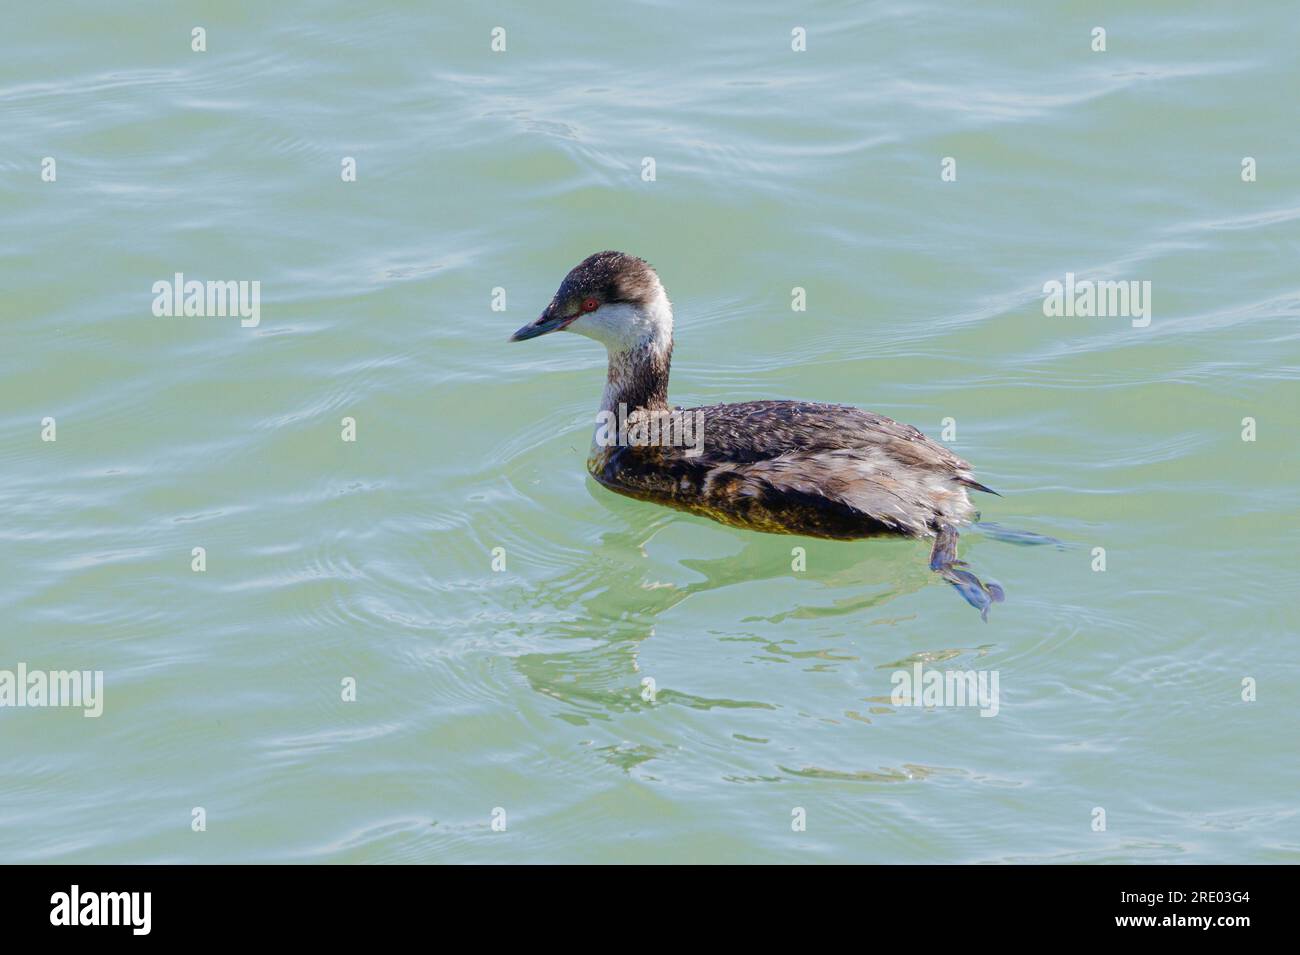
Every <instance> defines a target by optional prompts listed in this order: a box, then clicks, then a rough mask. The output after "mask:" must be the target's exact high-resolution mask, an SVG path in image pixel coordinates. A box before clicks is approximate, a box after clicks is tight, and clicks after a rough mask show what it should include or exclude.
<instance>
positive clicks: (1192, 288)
mask: <svg viewBox="0 0 1300 955" xmlns="http://www.w3.org/2000/svg"><path fill="white" fill-rule="evenodd" d="M228 6H229V5H227V4H224V3H221V4H218V3H208V4H195V5H188V4H184V3H181V4H169V5H166V6H165V7H164V6H162V5H159V6H158V7H156V8H149V9H148V11H147V10H146V8H128V7H121V8H118V7H111V8H106V7H104V5H102V4H92V3H83V4H72V5H67V4H61V5H46V6H40V5H37V6H33V7H30V8H28V9H24V10H23V11H21V12H13V13H11V14H9V15H7V16H6V21H7V22H6V29H5V39H4V42H3V47H2V48H3V51H4V54H5V55H4V57H3V58H2V59H0V203H2V206H0V208H2V209H3V222H4V229H3V231H2V232H0V256H2V258H0V278H2V279H3V288H4V294H3V299H2V301H3V305H0V308H2V309H3V330H4V340H5V347H4V349H3V352H2V354H3V357H2V358H0V456H2V458H0V459H2V461H3V472H2V473H3V478H2V479H0V506H2V507H3V521H2V522H0V541H2V542H3V543H2V546H0V580H3V585H0V609H2V611H3V627H2V628H0V669H6V668H8V669H12V668H14V667H15V666H16V665H17V663H18V662H19V661H22V662H25V663H26V664H27V665H28V666H29V667H32V668H46V669H64V668H78V669H100V670H103V671H104V674H105V684H106V686H105V706H104V714H103V716H102V717H100V718H99V719H97V720H92V719H85V718H83V716H82V715H81V713H80V712H79V711H76V710H69V709H58V710H56V709H44V710H40V709H22V710H17V709H0V757H2V759H3V772H2V773H0V860H3V861H92V862H112V861H130V862H141V861H337V862H361V861H437V862H461V861H479V860H481V861H507V860H525V861H546V860H561V861H579V860H581V861H615V860H642V861H668V860H674V861H718V860H734V861H809V862H811V861H873V862H955V861H962V862H965V861H1026V860H1032V861H1089V862H1152V861H1154V862H1208V861H1232V862H1278V861H1296V860H1297V859H1300V816H1297V806H1296V794H1297V792H1298V791H1300V773H1297V759H1296V755H1297V747H1296V718H1295V713H1296V711H1297V707H1298V706H1300V688H1298V687H1297V675H1298V673H1297V671H1298V668H1297V665H1296V662H1295V661H1296V639H1295V638H1296V623H1295V621H1296V619H1297V615H1296V611H1295V606H1294V605H1295V601H1296V596H1297V586H1296V583H1297V581H1296V572H1295V556H1294V547H1295V542H1296V539H1297V532H1298V531H1300V520H1298V519H1297V514H1298V513H1300V509H1298V507H1297V504H1298V501H1297V496H1298V495H1297V491H1296V477H1297V465H1298V464H1300V455H1298V454H1297V440H1296V426H1297V417H1298V415H1297V412H1298V411H1300V401H1298V400H1297V377H1300V343H1298V341H1297V332H1296V323H1297V319H1298V318H1300V270H1298V269H1297V258H1298V253H1300V173H1298V171H1297V162H1296V157H1297V155H1298V154H1300V124H1297V121H1296V120H1297V116H1296V107H1295V91H1296V90H1297V89H1298V88H1300V66H1298V65H1297V56H1296V49H1297V40H1298V39H1300V37H1298V33H1300V30H1298V28H1297V23H1298V22H1300V18H1297V16H1296V13H1295V9H1294V6H1293V5H1292V4H1288V3H1282V2H1273V3H1268V4H1252V5H1250V7H1249V13H1246V12H1243V11H1242V10H1241V9H1236V8H1234V7H1233V6H1232V5H1228V4H1213V5H1211V4H1184V3H1172V2H1171V3H1153V4H1144V5H1142V6H1143V8H1144V9H1143V10H1141V11H1137V10H1133V9H1131V7H1132V6H1133V5H1131V4H1120V3H1112V4H1092V3H1090V4H1083V3H1078V2H1076V3H1071V4H1040V3H1032V2H1028V0H1024V2H1022V3H1020V4H1018V5H1015V6H1014V7H1004V8H1003V9H1002V10H1000V11H999V12H997V13H994V12H991V11H977V10H975V9H973V8H972V5H970V4H955V3H954V4H937V3H935V4H926V3H914V2H910V0H909V2H899V3H888V4H871V5H867V6H864V7H861V8H859V7H858V6H856V5H848V4H822V5H813V6H811V7H806V8H804V9H802V10H801V11H800V12H798V13H789V12H787V11H786V10H785V5H781V4H767V5H764V6H763V7H758V6H755V5H753V4H744V5H743V6H737V7H736V8H734V9H724V8H721V7H719V8H714V7H713V6H712V5H703V4H691V3H685V2H681V0H665V2H660V3H655V4H649V5H634V6H630V7H626V8H625V7H624V6H623V5H610V4H596V5H591V6H590V7H584V6H580V5H577V4H563V5H561V4H547V5H546V10H545V12H543V11H542V10H541V9H540V8H537V7H536V6H535V5H529V6H524V5H519V6H518V7H511V6H508V5H504V4H475V5H468V4H466V5H455V6H452V5H449V4H446V5H444V4H439V5H428V4H421V3H409V4H400V5H391V7H390V9H389V11H388V12H384V13H376V12H370V11H369V10H367V9H366V7H365V6H364V5H360V4H350V3H348V4H344V3H333V4H326V5H310V6H309V5H306V4H301V5H290V4H275V5H270V4H266V5H262V4H249V5H247V6H246V8H245V9H244V11H243V12H233V11H232V10H230V9H229V8H228ZM196 25H202V26H204V27H206V28H207V31H208V38H207V43H208V50H207V52H206V53H194V52H191V50H190V29H191V27H193V26H196ZM498 25H501V26H504V27H505V28H506V30H507V50H506V52H505V53H502V54H494V53H492V52H491V51H490V49H489V41H490V36H489V34H490V30H491V29H492V27H494V26H498ZM1095 25H1103V26H1105V27H1106V28H1107V29H1108V50H1107V52H1105V53H1094V52H1092V51H1091V50H1090V49H1089V44H1090V30H1091V28H1092V27H1093V26H1095ZM794 26H804V27H806V28H807V30H808V37H809V39H808V50H807V52H806V53H794V52H792V51H791V50H790V31H791V29H792V27H794ZM46 156H52V157H54V158H55V159H56V162H57V181H55V182H42V181H41V177H40V168H41V160H42V158H43V157H46ZM345 156H351V157H355V158H356V160H357V163H358V181H356V182H354V183H345V182H342V181H341V179H340V163H341V160H342V158H343V157H345ZM645 156H652V157H654V158H655V160H656V164H657V181H655V182H644V181H642V179H641V177H640V172H641V160H642V158H643V157H645ZM945 156H952V157H955V158H956V160H957V172H958V175H957V181H955V182H942V181H941V180H940V175H939V173H940V161H941V159H942V158H943V157H945ZM1244 156H1252V157H1254V158H1255V159H1256V160H1257V162H1258V181H1256V182H1253V183H1244V182H1242V180H1241V175H1240V168H1241V160H1242V157H1244ZM604 248H622V249H625V250H627V251H630V252H634V253H637V254H640V255H642V256H645V257H646V258H648V259H649V260H650V261H652V262H653V263H655V265H656V266H658V268H659V269H660V272H661V274H662V276H663V279H664V282H665V284H666V285H667V287H668V290H669V292H670V294H671V295H672V296H673V299H674V302H675V304H676V308H677V327H678V338H677V351H676V363H675V367H674V378H673V382H674V388H673V396H674V399H675V400H676V401H678V402H681V403H683V404H695V403H703V402H712V401H722V400H741V399H750V398H758V397H799V398H808V399H819V400H830V401H844V402H851V403H855V404H860V405H863V406H865V407H869V408H872V409H874V410H877V411H881V412H885V413H888V414H891V415H893V416H895V417H898V418H900V419H902V420H905V421H909V422H912V423H914V424H916V425H918V426H919V427H921V428H922V429H923V430H925V431H926V432H927V433H929V434H931V435H932V436H935V437H938V436H940V432H941V428H942V424H941V423H942V421H943V419H944V418H948V417H951V418H955V419H956V422H957V434H956V438H955V439H954V440H952V441H951V442H950V444H951V445H952V446H953V447H954V449H955V450H956V451H957V452H958V453H960V454H962V455H963V456H966V457H968V458H969V459H970V460H971V461H973V462H974V464H975V465H976V467H977V469H978V473H979V475H980V476H981V477H982V479H983V480H985V481H986V482H988V483H989V484H990V485H992V486H993V487H996V488H998V489H1000V490H1001V491H1002V492H1003V493H1004V494H1005V495H1006V496H1005V497H1004V498H1002V499H997V498H982V499H981V502H980V503H981V506H982V507H983V510H984V516H985V518H986V519H987V520H991V521H997V522H998V523H1000V524H1003V525H1005V526H1008V527H1013V528H1019V529H1026V530H1032V531H1036V532H1038V533H1042V534H1050V535H1054V536H1056V537H1059V538H1061V539H1062V540H1063V541H1065V542H1066V543H1067V544H1068V545H1069V546H1068V547H1067V548H1066V549H1062V550H1057V549H1053V548H1050V547H1034V548H1030V547H1015V546H1011V545H1009V544H1006V543H1003V542H999V541H995V540H991V539H989V538H988V537H985V536H982V535H980V534H977V533H970V534H968V535H967V536H966V537H964V538H963V540H964V547H963V554H964V556H966V557H967V558H968V559H970V560H971V561H972V562H973V564H974V565H975V566H976V567H977V568H978V569H979V570H981V571H982V572H985V573H987V574H988V575H989V576H992V577H994V578H996V579H997V580H999V581H1001V582H1002V584H1003V585H1004V586H1005V588H1006V590H1007V592H1008V595H1009V596H1008V600H1007V603H1005V604H1004V605H1000V606H997V607H995V608H994V610H993V613H992V615H991V620H990V622H989V623H988V624H987V625H985V624H982V623H981V622H980V620H979V616H978V615H977V614H976V613H975V612H974V611H972V610H971V609H970V608H969V607H967V606H966V605H965V604H964V603H962V601H961V600H960V599H958V597H957V596H956V595H955V594H953V593H952V592H951V591H950V590H949V588H947V587H946V586H944V585H943V584H942V583H940V582H939V581H937V580H936V579H935V578H934V576H933V575H932V574H930V573H929V572H928V571H927V569H926V556H927V549H926V546H925V545H924V544H921V543H912V542H870V543H861V544H834V543H827V542H818V541H809V540H804V539H796V538H782V537H775V536H762V535H754V534H748V533H744V532H740V531H734V530H729V529H726V528H723V527H720V526H718V525H714V524H710V523H708V522H706V521H703V520H700V519H696V518H692V517H687V516H683V515H679V514H675V513H672V512H667V511H663V510H660V509H656V508H654V507H652V506H650V505H647V504H641V503H637V502H634V501H630V500H626V499H622V498H618V497H615V496H613V495H611V494H609V493H607V492H605V491H603V490H601V489H600V488H598V487H596V486H595V485H594V484H593V483H592V482H591V481H590V480H588V479H587V477H586V475H585V472H584V470H583V459H584V457H585V453H586V448H587V445H588V442H589V437H590V434H589V432H590V428H591V423H592V414H593V412H594V410H595V407H596V402H597V400H598V397H599V391H600V387H601V383H602V378H603V361H604V357H603V354H602V353H601V352H600V351H599V349H598V348H597V346H595V345H594V344H593V343H591V342H588V341H586V340H583V339H579V338H576V337H575V336H552V337H550V338H546V339H543V340H540V341H534V342H528V343H526V344H519V345H507V344H506V343H505V338H506V336H507V335H508V334H509V333H510V332H511V331H513V330H514V329H515V328H516V327H518V326H519V325H521V324H523V323H524V322H525V321H527V320H529V319H531V318H532V317H534V316H535V315H536V313H537V311H538V310H539V309H540V308H541V307H542V306H543V305H544V304H545V302H546V301H547V299H548V298H549V296H550V295H551V293H552V292H553V290H554V288H555V286H556V285H557V284H558V282H559V281H560V279H561V278H562V277H563V275H564V273H565V271H567V269H568V268H569V267H571V266H572V265H574V264H575V263H576V262H577V261H578V260H579V259H581V258H582V257H583V256H585V255H586V254H588V253H590V252H593V251H596V250H599V249H604ZM1067 271H1072V272H1075V273H1078V274H1079V275H1080V276H1081V277H1084V276H1090V277H1093V278H1114V279H1125V280H1129V279H1132V280H1149V281H1150V282H1151V283H1152V287H1153V291H1152V300H1153V305H1154V315H1153V319H1152V322H1151V325H1150V326H1149V327H1147V328H1134V327H1132V326H1131V324H1130V322H1129V321H1128V320H1127V319H1124V318H1047V317H1044V315H1043V312H1042V293H1041V289H1042V286H1043V283H1044V282H1046V281H1049V280H1051V279H1057V280H1063V278H1064V274H1065V273H1066V272H1067ZM175 272H184V273H186V275H187V277H190V278H198V279H201V280H206V279H221V280H227V279H229V280H258V281H260V282H261V283H262V309H261V324H260V325H259V326H258V327H256V328H242V327H241V326H240V323H239V320H238V319H237V318H220V317H204V318H193V317H192V318H157V317H154V316H153V314H152V313H151V303H152V299H153V295H152V292H151V287H152V284H153V283H154V282H155V281H158V280H160V279H170V278H171V277H172V275H173V273H175ZM498 286H500V287H504V288H505V289H506V290H507V295H508V308H507V310H506V311H505V312H504V313H502V312H494V311H493V310H492V309H491V307H490V304H491V295H492V289H493V288H495V287H498ZM794 286H801V287H804V288H806V289H807V293H808V303H809V307H808V310H807V312H804V313H795V312H792V311H791V309H790V290H791V288H792V287H794ZM47 416H49V417H54V418H55V419H56V421H57V440H56V441H55V442H52V443H51V442H43V441H42V440H41V421H42V419H43V418H45V417H47ZM345 416H350V417H353V418H355V419H356V421H357V428H358V439H357V441H356V442H355V443H344V442H343V441H342V440H341V439H340V420H341V419H342V418H343V417H345ZM1247 416H1250V417H1254V418H1255V419H1256V420H1257V423H1258V440H1257V441H1255V442H1253V443H1248V442H1243V441H1242V440H1241V421H1242V419H1243V418H1244V417H1247ZM196 546H202V547H205V548H206V549H207V555H208V556H207V561H208V564H207V571H206V573H194V572H192V571H191V569H190V561H191V557H190V554H191V549H192V548H194V547H196ZM792 546H804V547H806V548H807V561H808V565H807V570H806V571H805V572H802V573H795V572H792V570H791V567H790V561H791V547H792ZM496 547H502V548H504V549H505V554H506V562H507V564H506V571H505V572H504V573H494V572H493V571H492V567H491V561H492V549H493V548H496ZM1094 547H1104V548H1105V549H1106V559H1107V570H1106V571H1105V572H1104V573H1098V572H1094V571H1093V570H1092V560H1093V558H1092V549H1093V548H1094ZM948 654H955V656H952V657H951V659H950V660H948V662H947V664H946V665H947V666H950V667H959V668H967V667H970V668H979V669H990V670H996V671H997V672H998V673H999V675H1000V686H1001V708H1000V712H999V713H998V715H997V716H996V717H995V718H991V719H983V718H980V717H979V716H978V714H977V713H976V711H974V710H972V709H958V708H939V709H935V710H933V711H929V712H927V711H925V710H922V709H901V708H897V707H892V706H889V705H888V703H887V702H883V703H882V702H881V700H882V699H883V698H887V697H888V695H889V693H890V689H891V683H890V675H891V673H892V672H893V670H894V669H895V667H894V666H893V665H894V664H896V663H897V662H899V661H910V660H912V659H914V658H918V657H924V658H926V659H932V658H935V657H938V658H943V657H944V656H946V655H948ZM647 676H648V677H652V678H653V679H654V681H655V683H656V685H657V687H658V698H657V701H656V702H654V703H653V704H651V703H647V702H643V701H642V699H641V696H640V692H641V681H642V679H643V678H644V677H647ZM344 677H354V678H355V679H356V681H357V684H358V700H357V701H356V702H355V703H345V702H342V701H341V699H340V681H341V680H342V679H343V678H344ZM1246 677H1251V678H1254V679H1255V680H1256V681H1257V683H1258V700H1257V701H1256V702H1253V703H1246V702H1242V699H1241V683H1242V680H1243V679H1244V678H1246ZM198 806H201V807H204V808H205V809H206V811H207V831H206V832H202V833H196V832H193V831H191V824H190V823H191V810H192V809H193V808H194V807H198ZM495 807H503V808H504V809H505V810H506V812H507V819H508V828H507V830H506V831H505V832H494V831H492V829H491V828H490V825H489V824H490V820H491V814H492V811H493V809H494V808H495ZM794 807H803V808H804V809H805V810H806V812H807V819H808V824H807V831H806V832H802V833H798V832H793V831H792V830H791V811H792V809H793V808H794ZM1094 807H1102V808H1104V809H1105V810H1106V813H1107V829H1106V831H1104V832H1094V831H1093V830H1092V826H1091V823H1092V818H1093V817H1092V810H1093V808H1094Z"/></svg>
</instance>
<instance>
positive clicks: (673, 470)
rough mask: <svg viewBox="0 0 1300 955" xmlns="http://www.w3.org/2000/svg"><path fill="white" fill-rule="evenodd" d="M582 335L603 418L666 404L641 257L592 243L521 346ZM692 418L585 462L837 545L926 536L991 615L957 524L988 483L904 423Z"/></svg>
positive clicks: (672, 500)
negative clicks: (682, 441) (696, 434)
mask: <svg viewBox="0 0 1300 955" xmlns="http://www.w3.org/2000/svg"><path fill="white" fill-rule="evenodd" d="M562 330H563V331H570V332H577V333H578V334H580V335H585V336H587V337H588V338H594V339H595V340H596V341H598V342H601V343H602V344H603V345H604V346H605V348H606V350H607V351H608V352H609V373H608V376H607V378H606V382H605V394H604V397H603V398H602V399H601V405H600V409H601V411H602V412H605V413H607V414H606V415H605V416H604V420H605V421H608V419H609V417H610V416H617V415H618V414H619V412H620V409H623V410H624V412H625V415H626V417H628V418H630V419H631V420H633V421H635V420H636V419H637V418H638V416H639V417H642V418H649V417H651V416H656V415H658V416H661V417H662V416H663V415H665V414H668V413H673V409H670V408H669V405H668V369H669V364H670V362H671V360H672V353H673V311H672V304H671V303H670V302H669V301H668V295H667V294H666V293H665V292H664V287H663V285H662V284H661V283H660V281H659V276H658V274H657V273H656V272H655V270H654V269H653V268H652V267H651V266H650V264H649V263H647V262H645V261H643V260H642V259H639V258H637V257H636V256H633V255H627V254H625V253H623V252H598V253H596V254H595V255H593V256H590V257H588V258H587V259H585V260H584V261H583V262H582V263H581V264H579V265H578V266H577V267H576V268H574V269H573V270H572V271H571V272H570V273H569V274H568V275H566V276H565V278H564V281H563V282H562V283H560V288H559V291H557V292H556V293H555V297H554V298H552V299H551V303H550V304H549V305H548V306H547V307H546V310H545V311H544V312H542V314H541V317H540V318H538V319H537V320H536V321H535V322H531V323H530V324H528V325H525V326H524V327H523V328H521V329H519V331H517V332H515V333H514V335H512V336H511V337H510V340H511V341H515V342H517V341H524V340H525V339H528V338H536V337H537V336H539V335H546V334H548V333H550V332H556V331H562ZM676 413H679V414H680V415H683V416H686V418H687V420H691V419H693V420H694V421H695V422H698V424H699V428H700V429H701V430H700V434H701V436H702V440H701V441H700V442H699V445H698V446H695V447H680V446H676V447H675V446H672V445H671V444H670V443H668V442H666V441H662V440H661V441H658V442H656V443H652V444H644V443H637V442H628V441H622V442H618V443H610V442H608V441H605V440H602V439H600V437H599V436H600V435H601V433H602V432H601V428H600V427H599V426H598V428H597V436H598V437H597V439H596V440H594V441H593V444H592V450H591V457H590V458H589V459H588V461H587V468H588V470H589V471H590V472H591V475H592V477H594V478H595V479H596V480H597V481H599V482H600V483H601V484H602V485H604V486H605V487H607V488H609V489H610V490H611V491H617V492H618V493H619V494H625V495H627V496H628V497H635V498H638V499H640V500H645V501H653V502H655V503H658V504H665V505H667V506H669V507H675V508H679V509H681V510H685V511H690V512H692V513H694V514H701V515H703V516H705V517H710V518H712V519H714V520H716V521H720V522H722V523H724V524H730V525H732V526H735V527H743V528H748V529H750V530H757V531H767V532H770V533H778V534H804V535H807V536H809V537H824V538H831V539H834V540H859V539H862V538H867V537H877V536H882V535H894V536H903V537H916V538H931V537H933V538H934V549H933V551H932V553H931V555H930V568H931V570H934V571H936V572H937V573H939V574H940V575H941V576H942V577H943V578H944V579H945V580H947V581H948V582H949V583H951V584H952V585H953V586H954V587H955V588H957V590H958V592H959V593H961V595H962V596H963V597H964V598H966V600H967V602H969V603H970V604H971V606H973V607H975V608H976V609H977V610H979V611H980V615H981V616H982V617H983V618H984V619H985V620H987V619H988V610H989V606H990V605H991V604H993V603H995V602H998V601H1000V600H1002V599H1003V591H1002V588H1001V587H1000V586H998V585H997V584H995V583H992V582H989V583H985V582H983V581H981V580H980V579H979V578H978V577H976V576H975V575H974V574H972V573H971V572H970V571H968V570H965V569H963V568H965V567H966V566H967V565H966V564H965V563H964V562H963V561H960V560H958V559H957V529H958V528H959V527H960V526H962V525H964V524H969V523H970V522H971V520H972V519H974V518H975V517H976V514H975V508H974V507H973V506H972V505H971V502H970V499H969V498H968V497H967V494H966V492H967V489H973V490H977V491H986V492H988V493H990V494H995V493H997V492H995V491H993V490H991V489H990V488H987V487H985V486H984V485H982V484H980V483H979V482H978V481H976V480H975V479H974V478H973V477H972V476H971V469H970V465H969V464H967V463H966V462H965V461H963V460H962V459H961V458H959V457H957V456H956V455H955V454H953V453H952V452H951V451H949V450H948V449H947V448H945V447H943V446H942V445H940V444H937V443H935V442H934V441H931V440H930V439H929V438H927V437H926V436H925V435H923V434H922V433H921V432H920V431H918V430H917V429H916V428H913V427H912V426H911V425H906V424H899V423H898V422H897V421H894V420H892V419H890V418H886V417H885V416H884V415H878V414H873V413H872V412H870V411H863V410H862V409H861V408H854V407H851V406H848V405H828V404H818V403H814V402H809V401H746V402H742V403H739V404H726V405H709V406H707V407H704V408H691V409H685V410H682V409H677V412H676Z"/></svg>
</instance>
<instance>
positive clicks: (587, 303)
mask: <svg viewBox="0 0 1300 955" xmlns="http://www.w3.org/2000/svg"><path fill="white" fill-rule="evenodd" d="M598 308H600V303H599V302H597V301H596V300H595V299H594V298H584V299H583V300H582V310H583V311H584V312H594V311H595V310H596V309H598Z"/></svg>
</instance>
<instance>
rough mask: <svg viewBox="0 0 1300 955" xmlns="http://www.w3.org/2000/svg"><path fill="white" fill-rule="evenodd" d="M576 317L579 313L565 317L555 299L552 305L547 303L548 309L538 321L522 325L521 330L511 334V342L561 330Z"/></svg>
mask: <svg viewBox="0 0 1300 955" xmlns="http://www.w3.org/2000/svg"><path fill="white" fill-rule="evenodd" d="M575 318H577V314H571V316H568V317H564V316H563V314H560V311H559V308H556V307H555V303H554V301H552V303H551V304H550V305H547V307H546V311H545V312H542V314H541V317H539V318H538V320H537V321H534V322H529V324H528V325H525V326H524V327H521V329H520V330H519V331H516V333H515V334H513V335H511V337H510V340H511V342H526V340H528V339H529V338H537V337H538V335H546V334H549V333H551V331H559V330H560V329H563V327H567V326H568V324H569V322H572V321H573V320H575Z"/></svg>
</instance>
